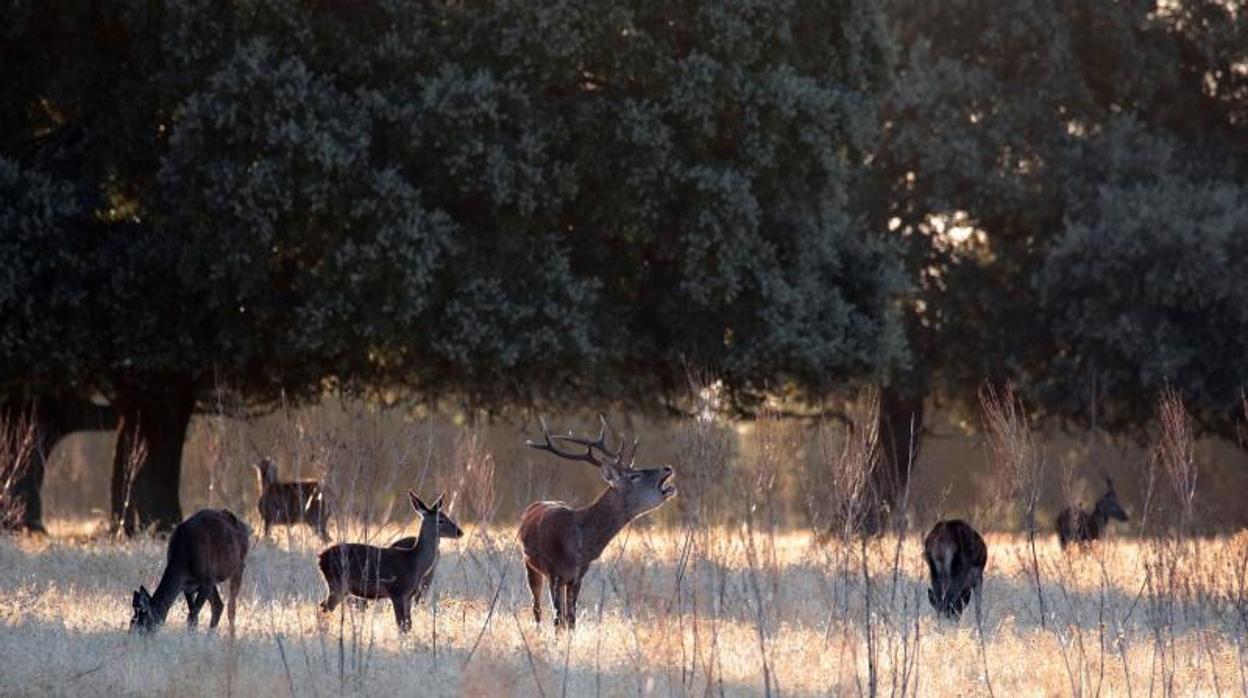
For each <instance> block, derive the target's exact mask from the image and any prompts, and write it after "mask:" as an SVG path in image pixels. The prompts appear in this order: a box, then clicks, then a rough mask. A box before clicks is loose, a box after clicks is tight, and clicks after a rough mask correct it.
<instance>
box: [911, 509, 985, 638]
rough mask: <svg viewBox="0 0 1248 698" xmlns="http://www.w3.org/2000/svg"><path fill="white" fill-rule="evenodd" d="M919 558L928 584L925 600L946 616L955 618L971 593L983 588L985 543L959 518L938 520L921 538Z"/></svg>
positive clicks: (967, 601)
mask: <svg viewBox="0 0 1248 698" xmlns="http://www.w3.org/2000/svg"><path fill="white" fill-rule="evenodd" d="M923 559H924V560H925V561H926V562H927V571H928V573H929V575H930V577H931V582H932V585H931V586H930V587H928V589H927V600H928V602H929V603H931V604H932V608H934V609H936V612H937V613H939V614H941V615H942V616H945V617H946V618H959V617H961V615H962V611H963V610H964V609H965V608H966V605H967V604H968V603H970V601H971V596H972V594H974V596H975V603H976V604H978V603H979V596H980V594H981V593H982V592H983V581H984V567H985V566H986V565H987V564H988V546H987V545H986V544H985V543H984V539H983V537H982V536H980V535H979V533H978V532H976V531H975V529H973V528H971V525H970V524H968V523H966V522H965V521H962V520H961V519H953V520H952V521H941V522H939V523H937V524H936V525H935V526H933V527H932V530H931V531H930V532H929V533H928V534H927V537H926V538H924V539H923Z"/></svg>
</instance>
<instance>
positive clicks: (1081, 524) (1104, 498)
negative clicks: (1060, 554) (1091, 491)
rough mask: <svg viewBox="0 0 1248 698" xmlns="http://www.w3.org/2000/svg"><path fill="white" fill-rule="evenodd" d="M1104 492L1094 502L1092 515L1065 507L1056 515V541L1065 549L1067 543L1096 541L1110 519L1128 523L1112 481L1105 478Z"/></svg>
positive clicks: (1077, 508)
mask: <svg viewBox="0 0 1248 698" xmlns="http://www.w3.org/2000/svg"><path fill="white" fill-rule="evenodd" d="M1105 486H1106V488H1107V489H1106V491H1105V494H1103V495H1101V498H1100V499H1098V500H1096V506H1095V507H1093V508H1092V513H1091V514H1089V513H1088V512H1086V511H1084V510H1083V509H1080V508H1079V507H1073V506H1072V507H1066V508H1065V509H1063V510H1062V513H1060V514H1058V515H1057V540H1058V542H1059V543H1061V545H1062V548H1065V547H1066V545H1067V544H1069V543H1090V542H1091V541H1094V540H1098V539H1099V538H1100V537H1101V534H1102V533H1104V532H1105V529H1106V527H1107V526H1108V525H1109V520H1110V519H1118V520H1119V521H1128V520H1129V518H1128V517H1127V512H1126V510H1125V509H1123V508H1122V505H1121V504H1119V503H1118V493H1117V492H1116V491H1114V481H1113V480H1111V479H1109V478H1108V477H1107V478H1105Z"/></svg>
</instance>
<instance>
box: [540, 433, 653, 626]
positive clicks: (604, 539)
mask: <svg viewBox="0 0 1248 698" xmlns="http://www.w3.org/2000/svg"><path fill="white" fill-rule="evenodd" d="M598 418H599V420H600V421H601V422H602V430H601V431H600V432H599V434H598V438H597V439H594V440H592V441H591V440H589V439H587V438H578V437H574V436H554V437H552V436H551V435H550V432H549V431H548V430H547V429H546V422H545V420H539V421H540V422H541V425H542V436H543V441H542V442H541V443H537V442H534V441H528V442H526V444H527V445H528V446H530V447H532V448H536V449H538V450H541V451H549V452H550V453H553V454H555V455H556V456H559V457H560V458H566V459H568V460H575V461H583V462H585V463H589V464H590V465H593V466H596V467H597V468H598V469H599V470H601V471H602V479H603V480H606V482H607V489H606V490H604V491H603V492H602V494H600V495H598V498H597V499H596V500H594V503H593V504H590V505H589V506H587V507H585V508H583V509H573V508H571V507H569V506H568V505H566V504H564V503H562V502H534V503H533V504H530V505H529V506H528V508H526V509H525V510H524V513H522V514H521V515H520V531H519V537H520V543H521V545H523V547H524V564H525V567H526V568H527V569H528V576H529V590H530V591H531V592H532V593H533V618H534V619H535V620H536V621H537V622H538V623H541V622H542V584H543V581H544V580H549V582H550V599H551V603H553V604H554V607H555V627H556V628H560V627H564V626H566V627H567V628H568V629H569V630H571V629H573V628H575V627H576V600H577V597H578V596H579V595H580V592H581V579H582V578H583V577H584V576H585V572H586V571H588V570H589V565H590V563H592V562H593V561H594V560H597V559H598V557H599V556H600V555H602V551H603V550H604V549H605V548H606V547H607V544H608V543H610V542H611V539H612V538H614V537H615V535H616V534H617V533H619V532H620V531H621V530H622V529H623V528H624V527H625V526H627V525H628V523H629V522H630V521H632V520H633V519H635V518H637V517H638V516H641V515H642V514H645V513H646V512H649V511H653V510H654V509H657V508H659V506H661V505H662V504H663V502H666V501H667V500H668V499H671V498H672V497H674V496H676V487H675V485H672V484H671V483H670V482H669V480H671V478H672V475H673V474H674V471H673V470H672V468H671V467H670V466H663V467H661V468H649V469H646V470H638V469H636V468H634V467H633V465H634V458H635V456H636V453H637V441H636V440H634V441H633V443H632V445H631V446H629V445H628V444H627V443H621V444H620V448H619V449H618V450H616V451H612V450H610V449H609V448H608V446H607V442H606V440H607V431H608V427H607V420H606V417H603V416H601V415H599V417H598ZM556 441H562V442H565V443H569V444H577V445H579V446H583V447H584V448H585V450H584V452H580V451H575V452H572V451H565V450H563V449H562V448H560V447H559V446H557V445H556V444H555V442H556ZM595 451H597V452H598V453H599V454H601V455H595Z"/></svg>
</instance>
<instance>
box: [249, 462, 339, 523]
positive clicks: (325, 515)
mask: <svg viewBox="0 0 1248 698" xmlns="http://www.w3.org/2000/svg"><path fill="white" fill-rule="evenodd" d="M256 470H258V471H260V503H259V508H260V519H261V520H262V521H264V537H265V538H268V537H269V528H270V527H271V526H272V525H273V524H275V523H276V524H285V525H287V526H291V525H293V524H297V523H306V524H307V525H309V526H311V527H312V530H314V531H316V534H317V535H318V536H320V537H321V540H323V541H325V542H326V543H328V542H329V541H330V540H331V538H330V537H329V531H328V530H327V528H326V524H327V523H328V522H329V517H331V516H333V514H334V510H333V504H332V503H331V501H330V500H331V497H330V492H329V490H328V489H327V488H326V487H325V486H323V485H322V484H321V483H320V482H319V481H317V480H301V481H298V482H278V481H277V466H276V465H274V464H273V461H271V460H269V459H268V458H263V459H261V461H260V462H259V463H256Z"/></svg>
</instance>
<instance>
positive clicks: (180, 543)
mask: <svg viewBox="0 0 1248 698" xmlns="http://www.w3.org/2000/svg"><path fill="white" fill-rule="evenodd" d="M250 537H251V529H249V528H247V524H244V523H243V522H242V521H239V519H238V517H237V516H235V515H234V514H233V513H232V512H230V511H227V510H225V509H220V510H217V509H203V510H200V511H198V512H196V513H195V515H194V516H192V517H190V518H189V519H187V520H185V521H183V522H182V523H180V524H178V526H177V528H175V529H173V535H171V536H169V552H168V554H167V555H166V558H165V572H164V574H162V575H161V577H160V584H158V585H157V586H156V593H155V594H151V593H149V592H148V591H147V587H145V586H140V587H139V590H138V591H136V592H134V600H133V602H132V603H133V608H134V615H133V616H131V618H130V629H131V630H138V631H140V632H144V631H149V630H152V629H153V628H155V627H156V626H157V625H162V624H164V622H165V616H166V615H168V613H169V607H170V606H172V605H173V602H174V600H175V599H176V598H177V596H178V594H179V593H180V594H182V595H183V597H185V598H186V606H187V609H188V613H187V616H186V624H187V625H188V626H194V625H195V624H196V623H198V622H199V609H200V608H202V607H203V605H204V602H205V601H207V602H208V603H210V604H212V622H211V623H210V624H209V625H210V627H213V628H215V627H217V623H218V622H219V621H220V620H221V606H222V603H221V595H220V594H219V593H217V584H218V583H220V582H224V581H225V580H227V579H228V580H230V603H229V613H228V618H229V621H230V633H231V634H233V632H234V607H235V599H236V598H237V597H238V587H239V585H240V584H242V582H243V568H244V567H245V562H246V558H247V545H248V540H249V539H250Z"/></svg>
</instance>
